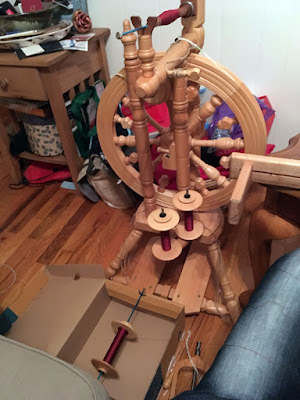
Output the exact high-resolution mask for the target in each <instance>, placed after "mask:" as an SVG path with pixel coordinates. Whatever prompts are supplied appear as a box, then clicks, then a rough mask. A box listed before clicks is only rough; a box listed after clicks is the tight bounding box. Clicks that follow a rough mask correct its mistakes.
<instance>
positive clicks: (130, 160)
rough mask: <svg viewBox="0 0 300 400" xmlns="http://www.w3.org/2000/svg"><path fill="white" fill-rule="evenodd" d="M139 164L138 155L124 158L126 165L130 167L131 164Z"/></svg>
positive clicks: (133, 154) (134, 154)
mask: <svg viewBox="0 0 300 400" xmlns="http://www.w3.org/2000/svg"><path fill="white" fill-rule="evenodd" d="M137 162H138V155H137V153H131V154H130V155H129V156H128V157H125V158H124V164H125V165H129V164H131V163H132V164H136V163H137Z"/></svg>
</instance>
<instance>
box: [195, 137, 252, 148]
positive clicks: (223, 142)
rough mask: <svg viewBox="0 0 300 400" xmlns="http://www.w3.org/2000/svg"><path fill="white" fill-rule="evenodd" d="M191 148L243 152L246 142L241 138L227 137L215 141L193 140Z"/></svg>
mask: <svg viewBox="0 0 300 400" xmlns="http://www.w3.org/2000/svg"><path fill="white" fill-rule="evenodd" d="M191 146H192V147H195V146H203V147H215V148H216V149H219V150H231V149H234V150H241V149H243V148H244V147H245V146H244V141H243V140H242V139H241V138H238V139H231V138H226V137H224V138H220V139H215V140H197V139H191Z"/></svg>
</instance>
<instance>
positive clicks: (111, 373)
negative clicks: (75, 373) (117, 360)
mask: <svg viewBox="0 0 300 400" xmlns="http://www.w3.org/2000/svg"><path fill="white" fill-rule="evenodd" d="M111 326H112V328H113V330H114V332H115V334H117V333H118V331H119V329H120V328H122V329H125V330H126V331H127V332H128V333H127V335H126V339H129V340H135V339H136V338H137V334H136V332H135V330H134V328H133V326H132V325H131V324H130V323H129V322H127V321H112V323H111ZM91 363H92V364H93V366H94V367H95V368H96V369H97V370H98V371H99V372H103V373H104V375H105V376H106V377H108V378H113V379H116V378H118V377H119V373H118V371H117V370H116V369H115V368H114V367H113V366H112V365H111V364H109V363H108V362H106V361H104V360H98V359H96V358H93V359H92V360H91Z"/></svg>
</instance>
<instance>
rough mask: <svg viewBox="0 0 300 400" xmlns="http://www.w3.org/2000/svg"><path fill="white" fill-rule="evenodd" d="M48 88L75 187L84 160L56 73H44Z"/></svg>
mask: <svg viewBox="0 0 300 400" xmlns="http://www.w3.org/2000/svg"><path fill="white" fill-rule="evenodd" d="M42 74H43V78H44V83H45V86H46V90H47V94H48V98H49V102H50V106H51V110H52V113H53V116H54V119H55V123H56V126H57V129H58V132H59V136H60V138H61V141H62V144H63V148H64V153H65V156H66V159H67V163H68V167H69V169H70V173H71V176H72V179H73V182H74V183H75V185H77V177H78V173H79V171H80V170H81V167H82V163H83V162H82V159H81V157H80V156H79V154H78V151H77V147H76V143H75V140H74V135H73V132H72V128H71V123H70V120H69V117H68V113H67V109H66V106H65V101H64V97H63V93H61V91H60V89H59V88H58V87H57V83H56V79H55V75H56V73H55V71H50V72H48V71H45V72H43V73H42Z"/></svg>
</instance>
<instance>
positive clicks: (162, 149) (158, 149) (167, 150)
mask: <svg viewBox="0 0 300 400" xmlns="http://www.w3.org/2000/svg"><path fill="white" fill-rule="evenodd" d="M156 151H157V152H158V153H163V154H169V153H170V150H169V149H164V148H163V147H160V146H158V148H157V149H156Z"/></svg>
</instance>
